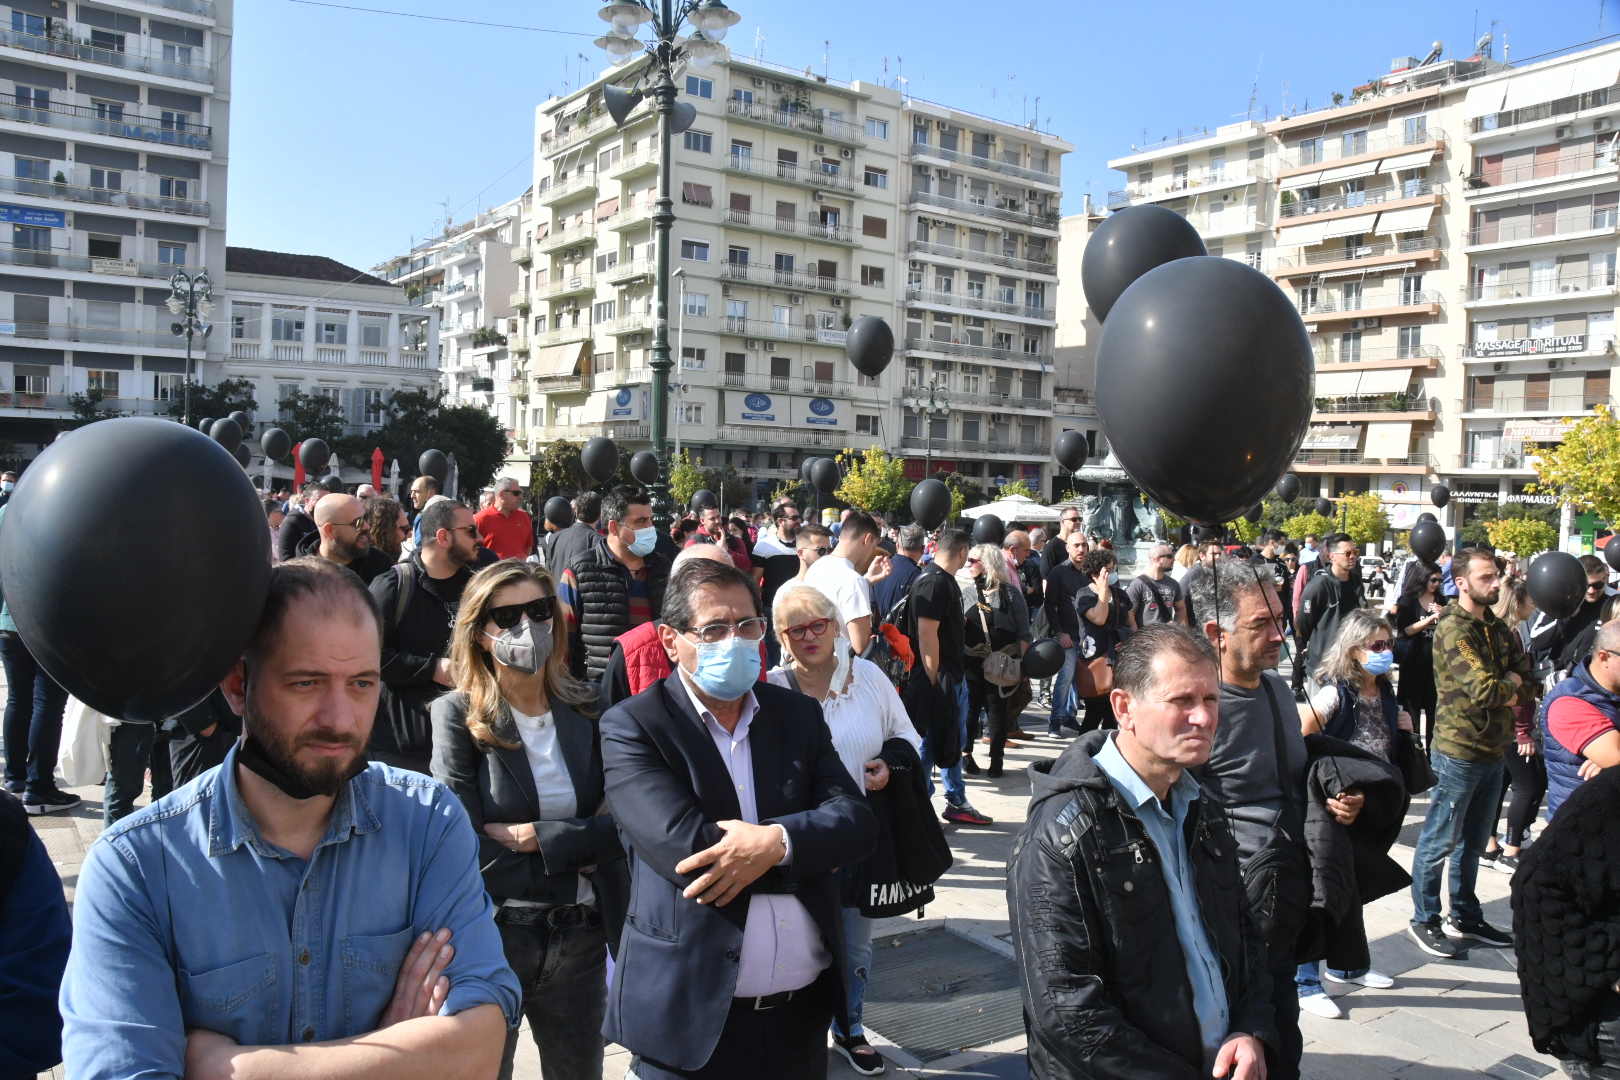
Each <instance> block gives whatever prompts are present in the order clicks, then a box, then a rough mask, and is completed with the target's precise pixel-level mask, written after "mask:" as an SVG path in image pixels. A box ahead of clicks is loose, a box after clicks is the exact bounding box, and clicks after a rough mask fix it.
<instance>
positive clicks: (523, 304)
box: [506, 289, 529, 309]
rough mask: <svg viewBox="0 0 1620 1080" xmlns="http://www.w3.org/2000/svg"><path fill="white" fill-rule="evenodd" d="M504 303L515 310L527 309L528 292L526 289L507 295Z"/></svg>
mask: <svg viewBox="0 0 1620 1080" xmlns="http://www.w3.org/2000/svg"><path fill="white" fill-rule="evenodd" d="M506 302H507V303H508V304H510V305H511V306H513V307H515V308H520V309H522V308H527V307H528V306H529V291H528V290H527V289H519V290H517V291H516V292H514V293H511V294H509V295H508V296H507V298H506Z"/></svg>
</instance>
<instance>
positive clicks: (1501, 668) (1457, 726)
mask: <svg viewBox="0 0 1620 1080" xmlns="http://www.w3.org/2000/svg"><path fill="white" fill-rule="evenodd" d="M1510 671H1511V672H1518V675H1519V678H1521V679H1523V680H1524V682H1525V683H1526V684H1529V683H1530V681H1531V680H1530V658H1529V657H1527V656H1526V655H1525V653H1524V649H1523V648H1521V647H1520V645H1519V639H1518V637H1517V635H1515V634H1514V633H1513V631H1511V630H1509V629H1508V628H1507V625H1506V624H1505V623H1503V622H1502V620H1501V619H1498V618H1497V617H1496V616H1495V615H1493V614H1491V612H1489V611H1486V612H1485V617H1484V618H1483V619H1481V618H1477V617H1475V616H1473V615H1470V614H1469V613H1468V612H1466V611H1464V610H1463V608H1462V605H1461V604H1457V603H1452V604H1450V605H1449V606H1447V608H1446V610H1445V612H1444V613H1442V614H1441V616H1440V621H1439V622H1438V623H1436V624H1435V628H1434V685H1435V692H1436V695H1437V697H1438V705H1439V707H1438V709H1437V710H1436V714H1435V722H1434V748H1435V749H1437V750H1439V751H1440V752H1441V753H1443V754H1445V755H1446V756H1448V757H1454V758H1458V759H1460V760H1462V761H1482V762H1489V761H1501V760H1502V757H1503V755H1504V754H1505V753H1506V752H1507V749H1508V747H1509V746H1511V745H1513V705H1514V703H1515V702H1517V701H1518V698H1519V688H1518V687H1516V686H1514V685H1513V680H1512V679H1509V678H1508V673H1509V672H1510ZM1526 693H1529V691H1528V690H1527V691H1526ZM1526 700H1528V698H1527V699H1526Z"/></svg>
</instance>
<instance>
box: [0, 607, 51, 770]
mask: <svg viewBox="0 0 1620 1080" xmlns="http://www.w3.org/2000/svg"><path fill="white" fill-rule="evenodd" d="M0 664H3V665H4V666H5V669H6V712H5V720H4V721H3V727H4V734H3V736H0V737H3V738H4V740H5V748H6V784H7V785H8V786H10V785H13V784H22V785H23V788H24V790H25V791H27V793H28V794H30V795H44V794H48V793H49V792H51V791H54V790H56V778H55V777H56V752H57V750H58V749H60V748H61V745H62V714H63V712H64V711H65V710H66V709H67V699H68V694H67V691H66V690H64V689H62V688H61V687H60V686H58V685H56V680H55V679H53V678H51V677H50V676H49V675H47V674H45V669H44V668H42V667H40V666H39V663H38V662H37V661H36V660H35V659H34V656H33V654H32V653H30V652H29V651H28V646H26V645H24V644H23V640H22V638H20V637H18V636H17V635H15V634H0Z"/></svg>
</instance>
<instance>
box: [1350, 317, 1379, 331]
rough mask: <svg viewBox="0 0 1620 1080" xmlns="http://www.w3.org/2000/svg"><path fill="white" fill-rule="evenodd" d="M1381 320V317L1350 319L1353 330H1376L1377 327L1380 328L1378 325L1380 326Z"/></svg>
mask: <svg viewBox="0 0 1620 1080" xmlns="http://www.w3.org/2000/svg"><path fill="white" fill-rule="evenodd" d="M1381 322H1382V320H1381V319H1351V320H1350V329H1352V330H1376V329H1378V326H1379V324H1380V323H1381Z"/></svg>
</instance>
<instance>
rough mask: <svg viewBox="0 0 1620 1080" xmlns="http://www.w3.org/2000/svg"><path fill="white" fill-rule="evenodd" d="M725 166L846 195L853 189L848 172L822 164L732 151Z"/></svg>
mask: <svg viewBox="0 0 1620 1080" xmlns="http://www.w3.org/2000/svg"><path fill="white" fill-rule="evenodd" d="M726 168H728V169H732V170H734V171H736V172H745V173H750V174H752V175H754V176H765V177H775V178H776V179H778V180H786V181H787V182H788V183H790V184H808V185H810V186H811V187H818V188H826V189H828V190H829V191H839V192H843V193H844V194H846V195H848V194H852V193H853V192H854V191H855V181H854V179H853V178H851V176H850V175H849V174H848V173H846V172H844V171H843V170H842V169H839V170H836V171H829V170H828V169H827V168H826V167H825V166H822V165H804V166H801V165H796V164H793V163H792V162H787V161H766V160H764V159H762V158H755V157H745V156H744V155H742V154H735V153H734V154H731V155H729V156H727V158H726Z"/></svg>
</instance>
